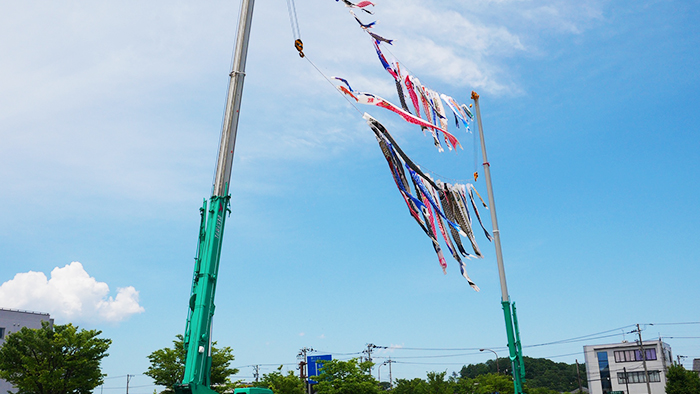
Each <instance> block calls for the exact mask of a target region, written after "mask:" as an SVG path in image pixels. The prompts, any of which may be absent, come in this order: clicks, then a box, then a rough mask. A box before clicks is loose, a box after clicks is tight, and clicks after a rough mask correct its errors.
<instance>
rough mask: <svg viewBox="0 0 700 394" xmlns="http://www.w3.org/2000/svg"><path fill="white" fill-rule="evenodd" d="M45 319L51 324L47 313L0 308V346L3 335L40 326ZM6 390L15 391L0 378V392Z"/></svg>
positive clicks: (5, 391)
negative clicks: (24, 328)
mask: <svg viewBox="0 0 700 394" xmlns="http://www.w3.org/2000/svg"><path fill="white" fill-rule="evenodd" d="M42 321H47V322H49V323H51V324H53V319H52V318H51V316H49V314H48V313H37V312H26V311H16V310H13V309H2V308H0V346H2V345H3V344H4V343H5V337H6V336H8V335H10V334H12V333H13V332H17V331H19V330H21V329H22V327H27V328H41V322H42ZM8 391H12V392H13V393H14V392H16V391H17V390H15V389H14V388H13V387H12V385H11V384H10V383H8V382H6V381H5V380H3V379H0V393H3V394H4V393H7V392H8Z"/></svg>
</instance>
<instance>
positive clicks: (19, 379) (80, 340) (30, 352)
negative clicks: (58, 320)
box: [0, 322, 112, 394]
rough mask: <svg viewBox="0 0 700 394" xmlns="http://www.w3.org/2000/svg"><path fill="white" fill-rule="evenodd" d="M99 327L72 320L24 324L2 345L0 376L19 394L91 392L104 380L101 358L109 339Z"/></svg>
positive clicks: (0, 349) (107, 346)
mask: <svg viewBox="0 0 700 394" xmlns="http://www.w3.org/2000/svg"><path fill="white" fill-rule="evenodd" d="M100 334H102V331H98V330H87V331H86V330H80V331H78V327H77V326H74V325H72V324H66V325H55V326H54V325H51V324H50V323H48V322H41V328H38V329H32V328H26V327H24V328H22V329H21V330H20V331H17V332H15V333H12V334H10V335H8V336H7V337H6V338H5V343H4V344H3V346H2V347H1V348H0V378H3V379H5V380H7V381H8V382H10V383H12V384H13V385H14V386H15V387H16V388H17V393H18V394H68V393H71V394H72V393H77V394H88V393H90V392H91V391H92V390H93V389H94V388H95V387H97V386H99V385H101V384H102V382H103V378H104V376H106V375H104V374H103V373H102V370H101V369H100V362H101V361H102V359H103V358H105V357H107V356H108V354H107V349H109V345H111V344H112V341H111V340H110V339H104V338H98V337H97V336H98V335H100Z"/></svg>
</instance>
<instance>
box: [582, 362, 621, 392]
mask: <svg viewBox="0 0 700 394" xmlns="http://www.w3.org/2000/svg"><path fill="white" fill-rule="evenodd" d="M625 374H626V373H625ZM576 378H577V379H578V391H579V393H583V386H581V371H580V370H579V369H578V359H576ZM627 394H629V389H628V390H627Z"/></svg>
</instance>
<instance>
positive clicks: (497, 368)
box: [479, 348, 501, 375]
mask: <svg viewBox="0 0 700 394" xmlns="http://www.w3.org/2000/svg"><path fill="white" fill-rule="evenodd" d="M484 350H488V351H489V352H491V353H493V354H495V355H496V371H497V372H498V374H499V375H500V374H501V368H500V367H499V366H498V353H496V352H495V351H493V350H491V349H485V348H484V349H479V351H480V352H483V351H484Z"/></svg>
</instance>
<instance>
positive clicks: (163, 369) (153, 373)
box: [144, 334, 238, 394]
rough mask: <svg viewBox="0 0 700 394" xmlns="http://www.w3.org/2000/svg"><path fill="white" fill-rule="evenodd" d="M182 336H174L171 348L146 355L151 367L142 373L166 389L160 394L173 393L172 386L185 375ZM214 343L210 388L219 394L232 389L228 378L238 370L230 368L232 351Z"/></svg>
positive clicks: (212, 347) (232, 358) (232, 357)
mask: <svg viewBox="0 0 700 394" xmlns="http://www.w3.org/2000/svg"><path fill="white" fill-rule="evenodd" d="M182 342H183V337H182V335H180V334H178V335H176V339H174V340H173V347H172V348H167V347H166V348H163V349H159V350H156V351H154V352H153V353H151V354H150V355H148V359H149V360H150V362H151V366H150V367H148V370H147V371H146V372H144V375H148V376H150V377H151V378H153V381H154V382H155V383H156V384H158V385H161V386H165V387H166V389H165V390H163V391H161V393H166V394H171V393H173V392H174V391H173V386H175V384H177V383H180V381H181V380H182V377H183V376H184V374H185V354H186V352H185V347H184V346H183V343H182ZM215 345H216V342H214V343H212V346H211V388H212V390H215V391H217V392H219V393H223V392H224V391H226V390H228V389H229V388H232V387H233V383H232V382H231V381H230V379H229V377H230V376H231V375H234V374H236V373H238V369H236V368H230V365H231V361H233V360H234V356H233V349H231V348H230V347H228V346H226V347H223V348H221V349H219V348H217V347H216V346H215Z"/></svg>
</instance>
